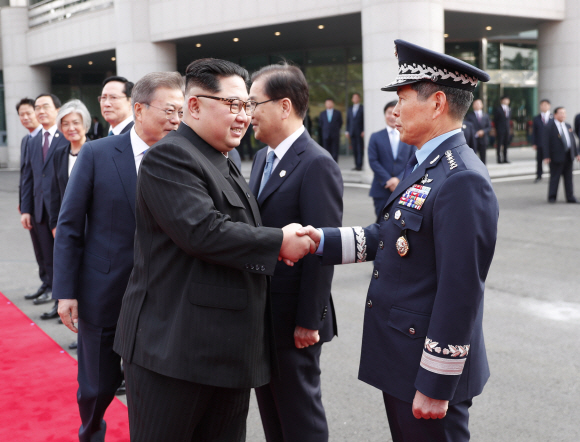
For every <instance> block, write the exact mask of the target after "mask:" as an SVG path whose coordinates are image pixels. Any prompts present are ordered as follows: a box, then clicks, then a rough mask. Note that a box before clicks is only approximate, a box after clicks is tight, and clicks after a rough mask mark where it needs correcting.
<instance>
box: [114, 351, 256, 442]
mask: <svg viewBox="0 0 580 442" xmlns="http://www.w3.org/2000/svg"><path fill="white" fill-rule="evenodd" d="M124 365H125V379H126V385H127V404H128V406H129V429H130V432H131V441H134V442H147V441H151V442H159V441H171V442H243V441H245V440H246V418H247V416H248V409H249V406H250V389H249V388H221V387H212V386H210V385H202V384H197V383H195V382H188V381H184V380H181V379H175V378H170V377H167V376H163V375H161V374H159V373H155V372H153V371H151V370H147V369H146V368H143V367H141V366H139V365H136V364H130V363H127V362H126V361H125V364H124Z"/></svg>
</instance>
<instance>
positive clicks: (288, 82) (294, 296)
mask: <svg viewBox="0 0 580 442" xmlns="http://www.w3.org/2000/svg"><path fill="white" fill-rule="evenodd" d="M252 80H253V83H252V87H251V89H250V100H252V101H256V102H260V103H264V104H262V105H260V106H258V107H257V108H256V110H255V111H254V113H253V115H252V124H253V127H254V132H255V136H256V139H258V140H260V141H261V142H263V143H265V144H267V145H268V147H265V148H264V149H262V150H260V151H259V152H258V153H257V154H256V158H255V160H254V164H253V166H252V173H251V178H250V189H252V192H253V193H254V195H257V196H258V204H259V206H260V215H261V217H262V221H263V224H264V225H265V226H268V227H278V228H280V227H283V226H285V225H286V224H289V223H293V222H297V223H300V224H303V225H313V226H323V225H326V224H327V223H331V224H332V225H333V226H334V227H340V226H341V225H342V194H343V183H342V176H341V173H340V169H339V168H338V165H337V164H336V162H334V161H333V159H332V157H331V156H330V155H329V154H328V152H327V151H325V150H324V149H323V148H322V147H320V146H319V145H318V144H317V143H316V142H315V141H314V140H313V139H312V138H310V135H309V134H308V132H307V131H306V130H305V127H304V125H303V120H304V115H305V114H306V110H307V108H308V83H307V82H306V78H305V77H304V74H303V73H302V71H301V70H300V69H299V68H297V67H295V66H290V65H287V64H282V65H280V64H278V65H271V66H266V67H264V68H262V69H260V70H259V71H258V72H256V73H255V74H254V75H253V77H252ZM360 112H362V110H360ZM313 189H316V192H313V191H312V190H313ZM321 194H322V195H324V198H322V199H321V198H320V197H319V196H320V195H321ZM333 273H334V267H332V266H330V267H322V265H321V262H320V259H318V258H317V257H316V256H313V255H310V256H306V257H304V259H303V260H301V261H300V262H299V263H297V264H296V265H294V266H292V267H289V266H286V265H285V264H284V263H282V262H280V263H278V265H277V266H276V271H275V273H274V276H273V278H272V283H271V291H272V312H273V317H274V337H275V342H276V353H277V356H278V362H279V370H280V373H279V376H274V377H273V378H272V379H271V380H270V383H269V384H268V385H264V386H262V387H259V388H256V396H257V398H258V405H259V408H260V415H261V417H262V424H263V426H264V432H265V434H266V440H267V441H268V442H327V441H328V424H327V422H326V414H325V412H324V407H323V405H322V393H321V386H320V354H321V350H322V343H323V342H329V341H330V340H331V339H332V338H333V337H334V335H336V318H335V313H334V307H333V304H332V296H331V294H330V288H331V285H332V276H333Z"/></svg>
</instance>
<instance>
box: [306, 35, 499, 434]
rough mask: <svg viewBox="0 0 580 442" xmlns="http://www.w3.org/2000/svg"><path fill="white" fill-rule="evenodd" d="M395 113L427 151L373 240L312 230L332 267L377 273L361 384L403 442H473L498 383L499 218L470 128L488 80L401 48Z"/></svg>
mask: <svg viewBox="0 0 580 442" xmlns="http://www.w3.org/2000/svg"><path fill="white" fill-rule="evenodd" d="M395 44H396V51H395V53H396V54H398V59H399V73H398V76H397V77H396V79H395V80H394V81H393V82H392V83H390V84H389V85H387V86H386V87H384V88H383V89H382V90H385V91H397V94H398V96H399V102H398V104H397V106H396V107H395V109H394V111H393V113H394V115H395V116H396V126H397V129H398V130H399V132H400V135H401V141H403V142H405V143H407V144H411V145H415V146H417V149H418V150H417V152H416V153H415V155H413V156H412V157H411V159H410V160H409V163H408V164H407V168H406V170H405V175H404V177H403V179H402V180H401V182H400V183H399V185H398V186H397V188H396V189H395V191H394V192H393V193H392V194H391V196H390V197H389V199H388V201H387V204H386V206H385V207H384V208H383V210H382V212H381V217H380V223H379V224H373V225H370V226H368V227H366V228H362V227H346V228H323V229H314V228H312V227H310V226H308V227H306V228H304V229H303V231H302V233H307V234H309V235H310V236H311V238H312V239H313V240H314V241H315V242H320V245H319V247H318V251H317V252H316V253H317V254H319V255H321V256H322V261H323V263H324V264H341V263H342V264H346V263H354V262H364V261H374V269H373V275H372V279H371V283H370V286H369V290H368V294H367V298H366V307H365V320H364V332H363V341H362V349H361V360H360V369H359V379H360V380H362V381H364V382H366V383H368V384H370V385H372V386H374V387H376V388H378V389H380V390H382V392H383V397H384V402H385V407H386V411H387V417H388V420H389V426H390V429H391V434H392V437H393V441H394V442H401V441H405V442H408V441H412V442H423V441H425V442H426V441H453V442H456V441H462V442H463V441H467V440H469V430H468V418H469V413H468V409H469V407H470V406H471V403H472V399H473V397H474V396H476V395H478V394H480V393H481V392H482V390H483V387H484V385H485V383H486V381H487V379H488V377H489V367H488V363H487V357H486V351H485V344H484V340H483V330H482V317H483V292H484V285H485V279H486V277H487V272H488V270H489V267H490V264H491V260H492V257H493V254H494V249H495V243H496V236H497V220H498V215H499V207H498V203H497V199H496V196H495V194H494V191H493V188H492V186H491V181H490V178H489V174H488V172H487V169H486V167H485V166H484V164H483V163H482V162H481V161H480V160H479V158H478V157H477V156H476V154H475V153H474V151H473V149H472V148H471V147H469V146H468V145H467V144H466V142H465V136H464V134H463V133H462V120H463V118H464V116H465V113H466V112H467V110H468V108H469V106H470V104H471V102H472V100H473V91H474V90H475V87H476V85H477V82H478V80H481V81H488V80H489V76H488V75H487V74H486V73H485V72H483V71H481V70H479V69H477V68H475V67H473V66H471V65H468V64H466V63H464V62H462V61H460V60H457V59H455V58H453V57H449V56H447V55H444V54H440V53H437V52H433V51H430V50H428V49H424V48H421V47H419V46H416V45H413V44H411V43H408V42H406V41H403V40H396V41H395Z"/></svg>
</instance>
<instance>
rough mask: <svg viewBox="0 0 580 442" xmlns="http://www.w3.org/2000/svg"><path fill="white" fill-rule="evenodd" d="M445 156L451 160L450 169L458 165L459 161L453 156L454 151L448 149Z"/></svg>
mask: <svg viewBox="0 0 580 442" xmlns="http://www.w3.org/2000/svg"><path fill="white" fill-rule="evenodd" d="M445 157H446V158H447V161H448V162H449V170H453V169H455V168H456V167H457V163H456V162H455V158H453V152H451V151H450V150H448V151H446V152H445Z"/></svg>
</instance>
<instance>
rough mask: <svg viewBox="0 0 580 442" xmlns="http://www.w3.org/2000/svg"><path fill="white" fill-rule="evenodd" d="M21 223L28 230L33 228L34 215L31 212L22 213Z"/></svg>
mask: <svg viewBox="0 0 580 442" xmlns="http://www.w3.org/2000/svg"><path fill="white" fill-rule="evenodd" d="M20 223H21V224H22V227H24V228H25V229H26V230H32V217H31V216H30V213H23V214H22V215H20Z"/></svg>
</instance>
